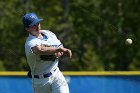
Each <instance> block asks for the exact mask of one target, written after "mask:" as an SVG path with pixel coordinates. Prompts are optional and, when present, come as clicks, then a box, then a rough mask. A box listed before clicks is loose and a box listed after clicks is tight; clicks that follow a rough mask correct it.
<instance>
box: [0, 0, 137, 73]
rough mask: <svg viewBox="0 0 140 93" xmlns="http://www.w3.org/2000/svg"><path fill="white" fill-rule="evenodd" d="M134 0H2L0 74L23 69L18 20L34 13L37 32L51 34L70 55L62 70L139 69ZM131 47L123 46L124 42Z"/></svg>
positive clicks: (25, 64)
mask: <svg viewBox="0 0 140 93" xmlns="http://www.w3.org/2000/svg"><path fill="white" fill-rule="evenodd" d="M139 4H140V2H139V1H138V0H129V1H128V0H121V1H120V0H115V1H112V0H76V1H75V0H60V1H57V0H47V1H46V0H22V1H20V0H5V1H0V9H1V10H2V12H1V13H0V17H1V20H0V24H1V25H0V30H1V37H0V51H1V52H0V68H1V69H0V70H28V69H29V67H28V64H27V62H26V57H25V53H24V42H25V39H26V37H27V34H26V33H25V32H24V31H23V27H22V16H23V14H24V13H26V12H35V13H37V14H38V15H39V17H41V18H43V19H44V21H43V22H42V23H41V24H42V29H49V30H51V31H53V32H54V33H55V34H56V35H57V36H58V38H59V39H60V40H61V41H62V43H64V46H65V47H67V48H70V49H71V50H72V52H73V58H72V60H71V62H66V61H68V59H66V58H62V59H61V62H60V64H59V66H60V68H61V69H62V70H71V71H72V70H76V71H81V70H91V71H92V70H95V71H97V70H98V71H101V70H106V71H110V70H115V71H116V70H121V71H122V70H127V71H129V70H139V66H140V63H139V57H140V50H139V46H140V42H139V39H140V28H139V25H140V23H139V21H140V18H139V12H140V8H139ZM128 37H130V38H132V40H133V44H132V45H130V46H127V45H125V39H126V38H128Z"/></svg>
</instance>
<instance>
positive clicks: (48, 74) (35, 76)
mask: <svg viewBox="0 0 140 93" xmlns="http://www.w3.org/2000/svg"><path fill="white" fill-rule="evenodd" d="M51 75H52V73H51V72H50V73H47V74H43V75H42V76H43V78H47V77H50V76H51ZM34 78H40V77H39V75H34Z"/></svg>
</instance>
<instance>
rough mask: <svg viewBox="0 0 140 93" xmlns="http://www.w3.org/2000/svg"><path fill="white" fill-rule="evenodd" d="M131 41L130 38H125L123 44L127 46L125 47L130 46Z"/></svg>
mask: <svg viewBox="0 0 140 93" xmlns="http://www.w3.org/2000/svg"><path fill="white" fill-rule="evenodd" d="M132 42H133V41H132V39H130V38H127V39H126V41H125V43H126V44H127V45H131V44H132Z"/></svg>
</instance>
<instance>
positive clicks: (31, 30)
mask: <svg viewBox="0 0 140 93" xmlns="http://www.w3.org/2000/svg"><path fill="white" fill-rule="evenodd" d="M26 30H27V31H28V32H29V33H31V34H33V35H35V34H39V33H40V23H37V24H35V25H34V26H32V27H29V28H27V29H26Z"/></svg>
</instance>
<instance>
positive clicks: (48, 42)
mask: <svg viewBox="0 0 140 93" xmlns="http://www.w3.org/2000/svg"><path fill="white" fill-rule="evenodd" d="M42 33H43V34H44V36H43V38H36V39H37V41H38V42H40V45H42V46H51V47H58V46H59V45H60V44H61V43H60V41H59V40H58V39H57V38H56V37H55V35H54V36H53V35H52V34H53V33H50V32H48V31H42ZM31 39H34V38H33V37H32V36H29V37H28V39H27V42H28V41H30V40H31ZM25 50H26V56H27V61H28V63H29V65H30V67H31V69H35V70H36V71H35V73H36V74H39V73H47V72H50V70H51V69H53V68H56V67H57V66H58V60H55V61H45V60H41V59H40V55H36V54H34V53H32V52H31V51H30V49H28V47H25Z"/></svg>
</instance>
